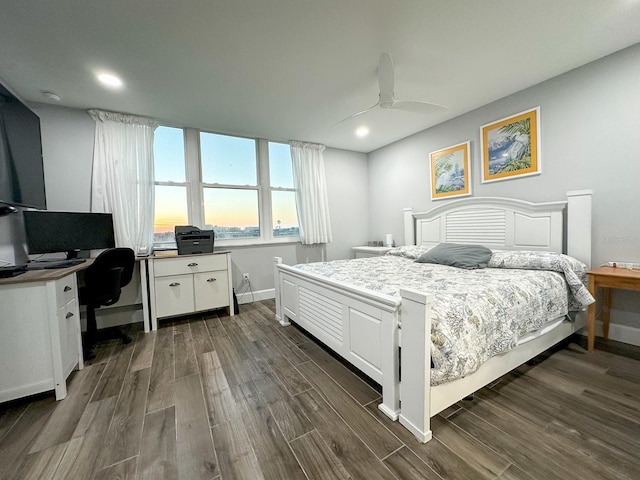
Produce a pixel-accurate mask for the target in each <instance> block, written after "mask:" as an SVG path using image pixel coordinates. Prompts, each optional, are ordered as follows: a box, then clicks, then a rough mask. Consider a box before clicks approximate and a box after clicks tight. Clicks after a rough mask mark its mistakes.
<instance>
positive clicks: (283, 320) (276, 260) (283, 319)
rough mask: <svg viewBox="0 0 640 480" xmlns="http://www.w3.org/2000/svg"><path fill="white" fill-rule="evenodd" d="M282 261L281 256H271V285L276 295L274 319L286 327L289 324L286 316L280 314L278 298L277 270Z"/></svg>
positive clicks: (280, 304) (279, 293) (278, 277)
mask: <svg viewBox="0 0 640 480" xmlns="http://www.w3.org/2000/svg"><path fill="white" fill-rule="evenodd" d="M281 263H282V257H273V286H274V289H275V296H276V320H277V321H278V322H279V323H280V325H282V326H283V327H286V326H287V325H291V323H289V321H287V318H286V317H285V316H283V315H282V299H281V298H280V295H281V289H280V271H279V270H278V265H280V264H281Z"/></svg>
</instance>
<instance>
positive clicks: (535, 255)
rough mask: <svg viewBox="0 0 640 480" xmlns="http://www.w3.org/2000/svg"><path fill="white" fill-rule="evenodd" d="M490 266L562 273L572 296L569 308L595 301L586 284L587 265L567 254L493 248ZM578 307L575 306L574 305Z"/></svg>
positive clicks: (582, 306) (583, 306)
mask: <svg viewBox="0 0 640 480" xmlns="http://www.w3.org/2000/svg"><path fill="white" fill-rule="evenodd" d="M489 267H490V268H524V269H527V270H549V271H552V272H559V273H562V274H564V278H565V280H566V282H567V285H568V286H569V290H570V292H571V296H572V298H571V299H570V307H569V308H570V309H571V310H577V309H581V308H585V307H587V306H588V305H590V304H592V303H593V302H595V299H594V298H593V296H592V295H591V293H589V290H588V289H587V287H586V284H587V270H588V268H587V266H586V265H585V264H584V263H582V262H581V261H580V260H577V259H575V258H573V257H571V256H569V255H564V254H562V253H555V252H544V251H529V250H494V251H493V255H492V257H491V260H490V261H489ZM576 306H577V307H579V308H575V307H576Z"/></svg>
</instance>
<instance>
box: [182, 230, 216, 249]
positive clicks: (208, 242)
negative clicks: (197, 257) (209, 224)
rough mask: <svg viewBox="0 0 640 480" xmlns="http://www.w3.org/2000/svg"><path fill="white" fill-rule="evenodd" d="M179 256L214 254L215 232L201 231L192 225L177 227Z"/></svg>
mask: <svg viewBox="0 0 640 480" xmlns="http://www.w3.org/2000/svg"><path fill="white" fill-rule="evenodd" d="M175 235H176V245H177V246H178V255H193V254H195V253H212V252H213V240H214V237H215V235H214V233H213V230H200V229H199V228H198V227H194V226H192V225H176V228H175Z"/></svg>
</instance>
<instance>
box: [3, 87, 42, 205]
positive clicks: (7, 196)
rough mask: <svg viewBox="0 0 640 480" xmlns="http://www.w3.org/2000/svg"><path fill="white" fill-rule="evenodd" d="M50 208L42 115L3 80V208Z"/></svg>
mask: <svg viewBox="0 0 640 480" xmlns="http://www.w3.org/2000/svg"><path fill="white" fill-rule="evenodd" d="M2 205H12V206H22V207H32V208H38V209H46V208H47V201H46V196H45V186H44V168H43V165H42V141H41V138H40V118H39V117H38V116H37V115H36V114H35V113H34V112H33V111H31V110H30V109H29V108H28V107H27V106H26V105H25V104H24V103H22V102H21V101H20V100H18V99H17V98H16V97H15V95H13V94H12V93H11V92H10V91H9V89H8V88H7V87H5V86H4V85H2V84H1V83H0V207H1V206H2Z"/></svg>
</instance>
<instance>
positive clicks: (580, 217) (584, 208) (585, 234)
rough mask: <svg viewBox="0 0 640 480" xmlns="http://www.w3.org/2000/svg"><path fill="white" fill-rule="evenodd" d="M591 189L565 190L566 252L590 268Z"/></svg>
mask: <svg viewBox="0 0 640 480" xmlns="http://www.w3.org/2000/svg"><path fill="white" fill-rule="evenodd" d="M592 195H593V190H576V191H572V192H567V199H568V203H569V204H568V206H567V214H568V215H567V254H568V255H571V256H572V257H574V258H577V259H578V260H580V261H581V262H582V263H584V264H586V265H587V267H589V268H591V196H592Z"/></svg>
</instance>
